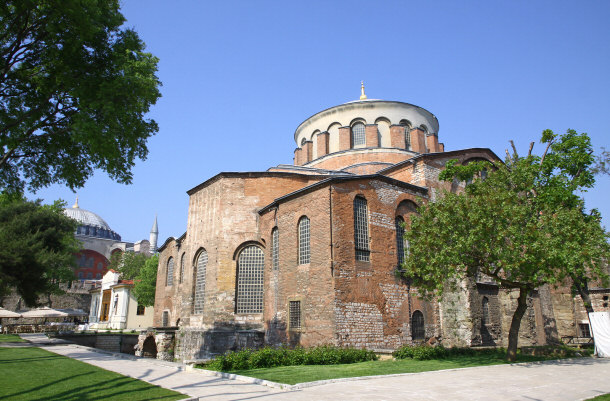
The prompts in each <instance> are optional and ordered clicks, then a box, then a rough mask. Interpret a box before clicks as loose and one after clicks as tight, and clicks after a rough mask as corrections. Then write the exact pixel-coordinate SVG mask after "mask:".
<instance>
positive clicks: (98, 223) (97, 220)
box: [64, 198, 121, 241]
mask: <svg viewBox="0 0 610 401" xmlns="http://www.w3.org/2000/svg"><path fill="white" fill-rule="evenodd" d="M64 214H65V215H66V216H68V217H70V218H72V219H74V220H76V221H77V222H78V228H77V229H76V234H77V235H83V236H88V237H95V238H104V239H112V240H116V241H120V240H121V236H120V235H119V234H117V233H116V232H114V231H113V230H112V229H111V228H110V226H109V225H108V223H106V221H104V219H102V218H101V217H100V216H99V215H97V214H95V213H93V212H91V211H89V210H85V209H81V208H80V207H79V206H78V198H76V202H75V203H74V206H72V207H71V208H66V209H64Z"/></svg>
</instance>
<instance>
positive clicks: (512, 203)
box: [404, 130, 610, 361]
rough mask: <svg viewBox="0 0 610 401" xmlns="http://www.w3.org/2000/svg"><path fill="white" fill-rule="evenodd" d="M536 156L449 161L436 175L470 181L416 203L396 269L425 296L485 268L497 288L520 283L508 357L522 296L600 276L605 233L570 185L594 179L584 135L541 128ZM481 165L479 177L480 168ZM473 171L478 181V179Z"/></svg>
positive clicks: (514, 342) (584, 185) (589, 183)
mask: <svg viewBox="0 0 610 401" xmlns="http://www.w3.org/2000/svg"><path fill="white" fill-rule="evenodd" d="M542 142H543V143H547V149H546V150H545V152H544V155H543V156H542V157H538V156H535V155H532V154H531V151H532V147H533V144H531V145H530V151H529V153H528V155H527V156H526V157H519V155H518V154H517V151H516V149H515V148H514V146H513V154H512V155H510V154H509V153H508V152H507V159H506V163H505V164H503V163H496V164H495V165H494V164H491V163H489V162H474V163H471V164H468V165H466V166H459V165H457V162H456V161H450V162H448V163H447V168H446V169H445V170H444V171H443V172H442V173H441V179H444V180H453V179H456V178H457V179H459V180H467V179H471V178H473V177H474V178H475V179H474V180H473V182H472V183H471V184H470V185H468V186H467V187H466V188H465V190H464V191H463V192H462V193H459V194H454V193H449V192H445V193H444V195H443V196H442V197H441V199H440V200H438V201H437V202H436V203H429V204H427V205H423V206H421V208H420V209H419V212H420V215H419V216H414V217H413V218H412V221H411V227H410V230H407V231H406V233H405V238H406V239H407V240H408V241H409V244H410V249H409V256H408V258H407V260H406V262H405V265H404V268H405V273H404V275H405V276H406V277H408V278H409V279H411V280H412V281H413V284H414V285H416V286H418V287H419V289H420V290H421V291H422V292H423V293H424V294H426V295H442V294H443V292H444V291H448V290H455V289H456V288H457V286H458V284H459V283H460V282H461V281H462V280H464V279H465V278H466V277H474V276H476V275H477V274H480V273H482V274H485V275H487V276H489V277H491V278H493V279H494V280H495V281H496V282H497V283H498V284H499V285H501V286H502V287H504V288H509V289H518V290H519V297H518V302H517V308H516V310H515V312H514V314H513V317H512V321H511V325H510V329H509V341H508V353H507V358H508V359H509V360H510V361H514V360H515V358H516V351H517V343H518V333H519V327H520V323H521V318H522V317H523V315H524V313H525V311H526V309H527V303H526V301H527V296H528V295H529V294H530V293H531V292H532V291H533V290H534V289H536V288H538V287H540V286H542V285H544V284H551V285H557V284H559V283H562V282H563V281H564V280H566V279H567V278H574V277H576V278H581V279H583V280H590V279H607V275H606V272H605V271H604V269H603V266H604V263H605V260H607V258H608V256H609V255H610V253H609V250H610V249H609V247H608V242H607V241H608V235H607V233H606V232H605V231H604V230H603V229H602V228H601V226H600V222H599V219H598V218H596V213H595V212H594V213H593V214H592V215H587V214H585V213H584V205H583V202H582V200H581V199H580V198H579V197H578V196H577V195H576V194H575V191H576V190H584V189H586V188H590V187H591V186H593V184H594V179H593V174H592V172H591V169H590V167H591V165H592V163H593V161H594V158H593V157H592V156H591V153H590V141H589V138H588V136H587V135H586V134H577V133H576V132H574V131H568V133H567V134H565V135H562V136H560V137H559V138H557V137H555V136H554V135H553V133H552V132H551V131H548V130H547V131H545V132H544V133H543V138H542ZM483 170H486V171H487V174H486V176H487V178H486V179H481V178H480V177H481V176H482V175H481V174H480V173H481V172H482V171H483ZM476 176H478V177H479V179H477V178H476Z"/></svg>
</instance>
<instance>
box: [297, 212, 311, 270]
mask: <svg viewBox="0 0 610 401" xmlns="http://www.w3.org/2000/svg"><path fill="white" fill-rule="evenodd" d="M309 262H310V249H309V219H308V218H307V217H301V220H299V264H300V265H304V264H307V263H309Z"/></svg>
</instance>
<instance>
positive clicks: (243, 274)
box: [235, 245, 265, 313]
mask: <svg viewBox="0 0 610 401" xmlns="http://www.w3.org/2000/svg"><path fill="white" fill-rule="evenodd" d="M264 269H265V254H264V253H263V250H262V249H261V248H259V247H258V246H256V245H249V246H246V247H245V248H244V249H242V250H241V251H240V252H239V256H238V257H237V295H236V302H235V312H236V313H263V283H264V281H263V272H264Z"/></svg>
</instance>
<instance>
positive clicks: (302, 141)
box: [301, 138, 307, 147]
mask: <svg viewBox="0 0 610 401" xmlns="http://www.w3.org/2000/svg"><path fill="white" fill-rule="evenodd" d="M305 142H307V139H305V138H303V139H301V147H303V146H305Z"/></svg>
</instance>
